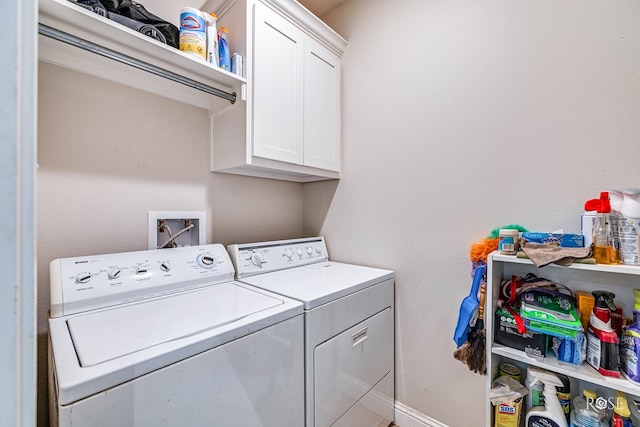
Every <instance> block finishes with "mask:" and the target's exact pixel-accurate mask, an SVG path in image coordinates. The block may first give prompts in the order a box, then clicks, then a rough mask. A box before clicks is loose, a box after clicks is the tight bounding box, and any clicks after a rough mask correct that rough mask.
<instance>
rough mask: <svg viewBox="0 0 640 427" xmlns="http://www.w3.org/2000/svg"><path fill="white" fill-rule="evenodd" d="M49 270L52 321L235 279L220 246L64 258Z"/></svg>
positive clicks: (52, 263) (55, 262)
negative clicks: (54, 318)
mask: <svg viewBox="0 0 640 427" xmlns="http://www.w3.org/2000/svg"><path fill="white" fill-rule="evenodd" d="M49 272H50V284H51V286H50V291H51V306H50V308H51V311H50V316H51V317H60V316H63V315H69V314H75V313H81V312H85V311H90V310H95V309H100V308H105V307H111V306H114V305H120V304H128V303H133V302H138V301H142V300H146V299H149V298H155V297H162V296H165V295H169V294H173V293H176V292H181V291H188V290H190V289H195V288H200V287H203V286H209V285H215V284H218V283H223V282H230V281H232V280H233V275H234V269H233V264H232V263H231V260H230V259H229V254H228V253H227V251H226V250H225V248H224V246H222V245H220V244H212V245H202V246H189V247H182V248H171V249H156V250H148V251H139V252H126V253H116V254H106V255H93V256H84V257H75V258H60V259H56V260H53V261H51V263H50V264H49Z"/></svg>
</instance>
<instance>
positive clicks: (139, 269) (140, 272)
mask: <svg viewBox="0 0 640 427" xmlns="http://www.w3.org/2000/svg"><path fill="white" fill-rule="evenodd" d="M148 272H149V269H148V268H147V267H136V275H138V276H142V275H143V274H147V273H148Z"/></svg>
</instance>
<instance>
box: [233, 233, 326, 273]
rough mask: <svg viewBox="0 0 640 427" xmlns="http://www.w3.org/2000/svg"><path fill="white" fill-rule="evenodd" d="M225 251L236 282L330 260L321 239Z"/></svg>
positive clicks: (266, 243)
mask: <svg viewBox="0 0 640 427" xmlns="http://www.w3.org/2000/svg"><path fill="white" fill-rule="evenodd" d="M227 250H228V251H229V255H231V260H232V261H233V264H234V265H235V268H236V272H237V274H236V277H237V278H238V279H240V278H242V277H248V276H254V275H256V274H262V273H268V272H270V271H276V270H284V269H286V268H293V267H299V266H301V265H306V264H313V263H316V262H324V261H328V260H329V254H328V253H327V246H326V245H325V242H324V238H323V237H309V238H304V239H291V240H276V241H272V242H259V243H245V244H234V245H229V246H227Z"/></svg>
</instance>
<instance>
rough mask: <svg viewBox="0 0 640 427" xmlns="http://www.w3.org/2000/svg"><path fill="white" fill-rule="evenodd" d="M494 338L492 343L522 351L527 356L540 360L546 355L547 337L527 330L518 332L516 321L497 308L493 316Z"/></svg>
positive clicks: (507, 313)
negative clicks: (494, 319) (522, 332)
mask: <svg viewBox="0 0 640 427" xmlns="http://www.w3.org/2000/svg"><path fill="white" fill-rule="evenodd" d="M495 318H496V321H495V328H496V330H495V336H494V339H493V341H494V342H495V343H497V344H502V345H506V346H507V347H511V348H515V349H516V350H521V351H524V352H525V353H526V354H527V355H528V356H533V357H537V358H542V357H545V356H546V353H547V335H545V334H542V333H540V332H532V331H529V330H527V331H526V332H525V333H524V334H521V333H520V332H518V328H517V326H516V321H515V319H514V318H513V316H512V315H511V313H509V312H508V311H506V310H503V309H502V308H498V309H497V310H496V314H495Z"/></svg>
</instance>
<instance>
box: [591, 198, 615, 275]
mask: <svg viewBox="0 0 640 427" xmlns="http://www.w3.org/2000/svg"><path fill="white" fill-rule="evenodd" d="M584 209H585V210H586V211H596V218H595V221H594V223H593V257H594V258H595V260H596V262H597V263H598V264H617V263H618V254H617V253H616V244H615V242H614V241H613V231H612V230H611V218H610V215H611V203H610V202H609V193H608V192H607V191H602V192H601V193H600V198H599V199H592V200H588V201H587V202H586V203H585V205H584Z"/></svg>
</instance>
